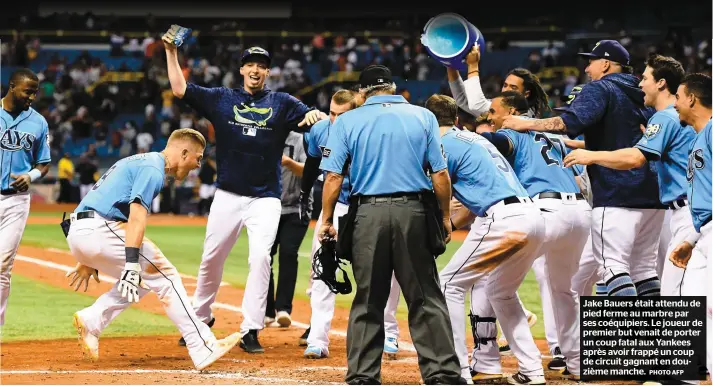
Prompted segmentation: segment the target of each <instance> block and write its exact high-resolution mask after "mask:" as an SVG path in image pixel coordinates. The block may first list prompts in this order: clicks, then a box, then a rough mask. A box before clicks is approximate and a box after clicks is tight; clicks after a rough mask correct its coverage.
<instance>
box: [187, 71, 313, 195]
mask: <svg viewBox="0 0 713 386" xmlns="http://www.w3.org/2000/svg"><path fill="white" fill-rule="evenodd" d="M183 100H184V101H185V102H186V103H188V104H189V105H190V106H191V107H193V108H195V109H196V110H198V112H200V113H201V114H203V115H204V116H205V117H206V118H208V119H209V120H210V121H211V123H212V124H213V127H214V128H215V140H216V145H217V146H216V163H217V166H218V173H217V174H218V175H217V180H216V186H217V187H218V188H219V189H222V190H226V191H228V192H232V193H235V194H239V195H241V196H249V197H275V198H280V197H281V195H282V180H281V170H282V169H281V166H280V162H281V160H282V150H283V147H284V145H285V139H287V135H288V134H289V132H290V131H300V130H299V129H304V130H306V129H308V128H309V127H308V126H303V127H297V124H298V123H299V122H300V121H301V120H302V119H303V118H304V115H305V114H306V113H307V112H308V111H309V110H311V109H310V108H309V107H307V106H306V105H305V104H303V103H302V102H300V101H299V100H297V98H295V97H293V96H291V95H289V94H286V93H283V92H273V91H271V90H268V89H265V90H262V91H259V92H257V93H255V94H254V95H252V94H249V93H248V92H247V91H245V90H244V89H243V88H242V87H241V88H236V89H231V88H226V87H216V88H205V87H201V86H198V85H195V84H192V83H188V85H187V87H186V93H185V94H184V96H183ZM304 130H302V131H304Z"/></svg>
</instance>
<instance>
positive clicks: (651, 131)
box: [644, 123, 661, 139]
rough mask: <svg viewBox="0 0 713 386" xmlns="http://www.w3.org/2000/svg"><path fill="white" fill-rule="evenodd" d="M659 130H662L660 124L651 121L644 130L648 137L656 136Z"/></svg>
mask: <svg viewBox="0 0 713 386" xmlns="http://www.w3.org/2000/svg"><path fill="white" fill-rule="evenodd" d="M659 131H661V125H660V124H658V123H650V124H649V125H648V126H646V130H644V135H645V136H646V138H648V139H651V138H653V137H654V136H656V134H658V133H659Z"/></svg>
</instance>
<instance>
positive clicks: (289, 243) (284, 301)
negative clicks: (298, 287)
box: [265, 213, 309, 318]
mask: <svg viewBox="0 0 713 386" xmlns="http://www.w3.org/2000/svg"><path fill="white" fill-rule="evenodd" d="M308 226H309V225H308V224H303V223H302V222H301V221H300V216H299V213H289V214H283V215H282V216H280V224H279V225H278V227H277V235H276V236H275V243H274V244H273V245H272V251H271V252H270V256H271V258H270V285H269V287H268V289H267V306H266V307H265V316H269V317H271V318H274V317H275V313H276V311H285V312H287V313H288V314H291V313H292V298H293V297H294V295H295V283H296V282H297V257H298V256H297V254H298V252H299V250H300V245H302V239H304V237H305V234H306V233H307V228H308ZM278 247H279V250H280V271H279V274H278V277H277V284H278V285H277V296H275V279H274V275H273V273H272V261H273V258H274V256H275V254H276V253H277V250H278Z"/></svg>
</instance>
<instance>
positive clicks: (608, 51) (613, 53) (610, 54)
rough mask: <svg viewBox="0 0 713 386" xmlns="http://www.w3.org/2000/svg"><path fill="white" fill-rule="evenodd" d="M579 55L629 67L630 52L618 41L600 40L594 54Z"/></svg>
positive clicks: (583, 53) (595, 46)
mask: <svg viewBox="0 0 713 386" xmlns="http://www.w3.org/2000/svg"><path fill="white" fill-rule="evenodd" d="M577 55H581V56H587V57H590V58H595V59H607V60H611V61H612V62H617V63H619V64H623V65H625V66H628V65H629V51H627V50H626V48H624V46H622V45H621V44H620V43H619V42H618V41H616V40H600V41H598V42H597V44H595V45H594V48H592V52H580V53H579V54H577Z"/></svg>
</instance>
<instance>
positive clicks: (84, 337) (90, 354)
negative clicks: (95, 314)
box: [72, 312, 99, 362]
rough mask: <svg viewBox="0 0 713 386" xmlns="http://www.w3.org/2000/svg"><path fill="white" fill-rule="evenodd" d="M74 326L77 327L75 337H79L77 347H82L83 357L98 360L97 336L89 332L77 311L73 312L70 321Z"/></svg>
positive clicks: (93, 360)
mask: <svg viewBox="0 0 713 386" xmlns="http://www.w3.org/2000/svg"><path fill="white" fill-rule="evenodd" d="M72 324H73V325H74V328H76V329H77V338H78V339H79V347H80V348H81V349H82V355H83V356H84V358H85V359H88V360H90V361H92V362H96V361H97V360H99V337H97V336H95V335H94V334H92V333H90V332H89V331H88V330H87V327H86V326H85V325H84V321H82V318H81V317H80V316H79V313H77V312H75V313H74V320H73V322H72Z"/></svg>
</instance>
